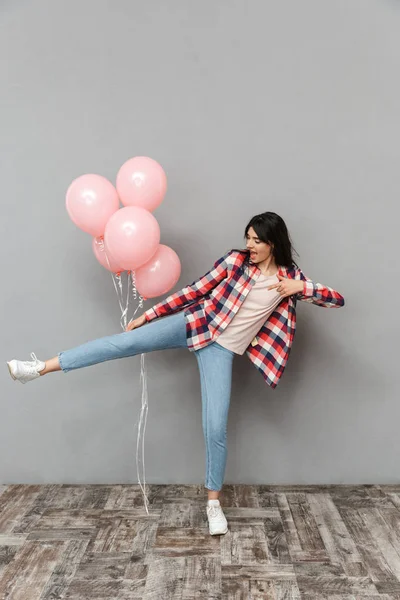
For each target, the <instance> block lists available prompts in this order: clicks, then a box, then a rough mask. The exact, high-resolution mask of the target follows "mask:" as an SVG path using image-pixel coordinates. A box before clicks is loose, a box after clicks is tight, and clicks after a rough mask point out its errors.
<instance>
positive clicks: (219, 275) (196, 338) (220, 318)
mask: <svg viewBox="0 0 400 600" xmlns="http://www.w3.org/2000/svg"><path fill="white" fill-rule="evenodd" d="M244 258H245V252H239V251H237V250H229V251H228V252H227V253H226V254H224V256H222V257H221V258H219V259H218V260H217V261H216V262H215V263H214V266H213V267H212V269H211V270H210V271H208V272H207V273H206V274H205V275H203V276H202V277H200V279H197V280H196V281H194V282H193V283H192V284H190V285H188V286H187V287H184V288H183V289H181V290H180V291H178V292H175V293H174V294H171V295H170V296H168V297H167V298H166V299H165V300H162V301H161V302H159V303H158V304H155V305H154V306H153V307H152V308H149V309H148V310H147V311H146V312H145V313H144V314H145V317H146V320H147V321H151V320H152V319H155V318H157V317H162V316H165V315H170V314H172V313H174V312H177V311H180V310H181V309H185V311H184V312H185V320H186V337H187V344H188V348H189V350H191V351H194V350H199V349H200V348H203V347H204V346H207V345H208V344H210V343H211V342H213V341H216V340H217V338H218V335H219V334H220V333H221V332H222V331H223V330H224V329H225V328H226V327H227V326H228V325H229V323H230V321H231V320H232V319H233V317H234V316H235V314H236V313H237V311H238V310H239V308H240V306H241V304H242V302H243V301H244V299H245V298H246V296H247V294H248V293H249V291H250V290H251V288H252V286H253V284H254V283H255V282H256V281H257V279H258V276H259V274H260V273H261V270H260V268H259V267H258V266H257V265H256V264H254V263H249V264H247V265H246V268H245V269H243V268H242V265H243V261H244ZM278 273H279V274H280V275H283V276H284V277H287V278H289V279H297V280H302V281H303V282H304V285H303V292H302V293H298V294H293V295H291V296H286V297H285V298H282V300H281V302H280V303H279V304H278V306H277V307H276V308H275V310H274V311H273V312H272V313H271V315H270V316H269V317H268V319H267V320H266V321H265V323H264V325H263V326H262V327H261V329H260V330H259V332H258V333H257V335H256V336H255V337H254V339H253V340H252V341H251V343H250V344H249V345H248V347H247V349H246V354H247V356H248V357H249V359H250V360H251V361H252V363H253V364H254V365H255V367H256V368H257V369H258V370H259V371H260V372H261V374H262V376H263V377H264V379H265V381H266V383H267V384H268V385H269V386H271V388H275V387H276V386H277V385H278V382H279V379H280V378H281V376H282V374H283V371H284V369H285V366H286V363H287V361H288V358H289V353H290V349H291V347H292V343H293V338H294V334H295V330H296V302H297V300H303V301H304V302H311V303H313V304H316V305H317V306H322V307H326V308H339V307H341V306H344V298H343V296H341V295H340V294H339V292H336V291H335V290H333V289H332V288H330V287H327V286H325V285H323V284H322V283H315V282H313V281H311V279H309V278H308V277H306V276H305V275H304V273H303V271H302V270H301V269H300V268H298V267H295V266H294V265H293V266H292V267H290V268H288V267H283V266H280V267H279V268H278Z"/></svg>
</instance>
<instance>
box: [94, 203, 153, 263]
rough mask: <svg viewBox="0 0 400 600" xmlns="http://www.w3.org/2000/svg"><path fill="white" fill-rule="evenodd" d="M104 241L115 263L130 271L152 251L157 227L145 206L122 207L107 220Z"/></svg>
mask: <svg viewBox="0 0 400 600" xmlns="http://www.w3.org/2000/svg"><path fill="white" fill-rule="evenodd" d="M104 240H105V244H106V248H107V249H108V250H109V252H110V254H111V255H112V257H113V259H114V260H115V262H117V263H118V264H120V265H121V266H122V267H123V268H124V269H129V270H132V271H133V270H134V269H138V268H139V267H141V266H142V265H144V264H145V263H146V262H147V261H148V260H150V258H151V257H152V256H153V254H154V253H155V252H156V250H157V248H158V244H159V243H160V226H159V224H158V221H157V219H156V218H155V217H154V216H153V215H152V214H151V212H149V211H148V210H146V209H145V208H141V207H140V206H125V207H124V208H120V209H119V210H117V212H115V213H114V214H113V215H112V216H111V217H110V219H109V220H108V222H107V225H106V229H105V231H104Z"/></svg>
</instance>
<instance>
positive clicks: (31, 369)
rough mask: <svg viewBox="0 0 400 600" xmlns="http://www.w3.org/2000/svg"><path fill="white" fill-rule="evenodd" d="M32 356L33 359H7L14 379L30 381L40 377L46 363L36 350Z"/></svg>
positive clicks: (22, 381) (24, 381)
mask: <svg viewBox="0 0 400 600" xmlns="http://www.w3.org/2000/svg"><path fill="white" fill-rule="evenodd" d="M31 357H32V359H33V360H10V361H7V366H8V370H9V371H10V375H11V377H12V378H13V379H15V380H17V381H20V382H21V383H28V381H31V380H32V379H36V378H37V377H40V371H42V370H43V369H44V368H45V366H46V363H45V362H43V361H42V360H38V359H37V358H36V355H35V353H34V352H32V353H31Z"/></svg>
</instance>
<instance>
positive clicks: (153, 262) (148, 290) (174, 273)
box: [135, 244, 181, 299]
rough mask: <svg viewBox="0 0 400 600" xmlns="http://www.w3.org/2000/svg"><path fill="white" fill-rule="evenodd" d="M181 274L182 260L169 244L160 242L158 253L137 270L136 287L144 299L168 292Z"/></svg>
mask: <svg viewBox="0 0 400 600" xmlns="http://www.w3.org/2000/svg"><path fill="white" fill-rule="evenodd" d="M180 276H181V261H180V260H179V257H178V255H177V253H176V252H175V251H174V250H172V248H170V247H169V246H165V245H164V244H160V245H159V246H158V248H157V251H156V253H155V254H154V256H152V257H151V259H150V260H149V261H148V262H147V263H146V264H145V265H143V266H142V267H140V269H138V270H137V271H135V283H136V288H137V290H138V292H139V294H140V295H141V296H143V298H144V299H147V298H155V297H156V296H161V295H162V294H166V293H167V292H168V291H169V290H170V289H171V288H173V287H174V285H175V284H176V283H177V281H178V280H179V277H180Z"/></svg>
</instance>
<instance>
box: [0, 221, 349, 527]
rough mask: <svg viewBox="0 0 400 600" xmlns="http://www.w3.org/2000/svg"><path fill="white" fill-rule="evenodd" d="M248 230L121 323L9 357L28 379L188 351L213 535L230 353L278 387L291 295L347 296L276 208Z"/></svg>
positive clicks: (334, 301)
mask: <svg viewBox="0 0 400 600" xmlns="http://www.w3.org/2000/svg"><path fill="white" fill-rule="evenodd" d="M245 239H246V248H243V249H233V250H229V251H228V252H226V253H225V254H224V256H222V257H221V258H219V259H218V260H217V261H216V262H215V263H214V265H213V267H212V269H211V270H210V271H208V272H207V273H206V274H205V275H203V276H202V277H200V279H197V280H195V281H194V282H193V283H192V284H191V285H188V286H187V287H185V288H183V289H182V290H180V291H178V292H175V293H173V294H171V295H170V296H168V297H167V298H166V299H165V300H162V301H161V302H159V303H158V304H155V305H154V306H153V307H152V308H149V309H148V310H147V311H146V312H144V313H143V314H142V316H140V317H138V318H137V319H135V320H134V321H132V322H130V323H129V325H128V326H127V328H126V331H125V332H122V333H118V334H115V335H110V336H107V337H103V338H99V339H96V340H92V341H90V342H86V343H85V344H82V345H80V346H77V347H75V348H72V349H70V350H65V351H63V352H59V353H58V354H57V356H55V357H54V358H51V359H49V360H46V361H41V360H38V359H37V358H36V356H35V354H34V353H32V354H31V357H32V358H33V360H32V361H18V360H11V361H9V362H8V363H7V364H8V368H9V371H10V374H11V376H12V377H13V379H15V380H18V381H20V382H21V383H27V382H28V381H31V380H33V379H36V378H38V377H40V376H43V375H46V374H47V373H52V372H54V371H60V370H62V371H64V373H66V372H68V371H71V370H73V369H79V368H82V367H87V366H89V365H94V364H97V363H100V362H104V361H106V360H113V359H116V358H124V357H128V356H135V355H137V354H141V353H143V352H152V351H154V350H166V349H169V348H187V349H189V350H190V351H192V352H194V354H195V356H196V359H197V362H198V366H199V371H200V382H201V395H202V427H203V433H204V439H205V447H206V476H205V487H206V489H207V490H208V502H207V515H208V520H209V527H210V533H211V535H215V534H224V533H226V532H227V531H228V527H227V521H226V518H225V515H224V513H223V511H222V508H221V505H220V503H219V493H220V490H221V488H222V485H223V480H224V474H225V465H226V459H227V445H226V439H227V421H228V409H229V403H230V393H231V376H232V363H233V358H234V356H235V355H237V354H244V353H246V355H247V356H248V358H249V359H250V360H251V361H252V363H253V364H254V366H255V367H256V368H257V369H258V370H259V371H260V372H261V374H262V376H263V377H264V379H265V381H266V383H267V384H268V385H269V386H270V387H271V388H275V387H276V386H277V384H278V382H279V379H280V377H281V376H282V374H283V371H284V369H285V366H286V363H287V360H288V357H289V353H290V349H291V347H292V342H293V338H294V334H295V330H296V302H297V300H303V301H305V302H312V303H313V304H316V305H317V306H322V307H326V308H335V307H336V308H337V307H340V306H344V299H343V296H341V295H340V294H339V293H338V292H337V291H335V290H333V289H332V288H329V287H327V286H325V285H323V284H321V283H315V282H313V281H312V280H311V279H309V278H308V277H306V276H305V275H304V273H303V272H302V270H301V269H300V268H299V267H298V265H297V264H296V263H295V262H294V260H293V256H292V244H291V241H290V236H289V233H288V230H287V227H286V225H285V222H284V221H283V219H282V218H281V217H280V216H279V215H277V214H276V213H274V212H265V213H262V214H260V215H256V216H254V217H253V218H252V219H251V220H250V221H249V223H248V224H247V226H246V228H245ZM160 317H165V318H160ZM145 324H146V325H145ZM143 325H145V326H144V327H143Z"/></svg>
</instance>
